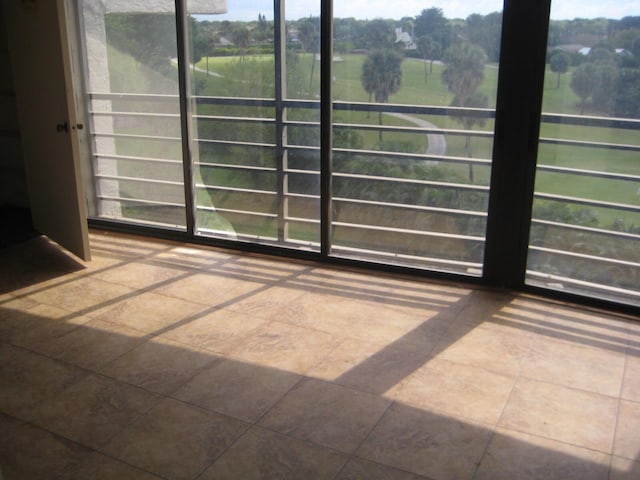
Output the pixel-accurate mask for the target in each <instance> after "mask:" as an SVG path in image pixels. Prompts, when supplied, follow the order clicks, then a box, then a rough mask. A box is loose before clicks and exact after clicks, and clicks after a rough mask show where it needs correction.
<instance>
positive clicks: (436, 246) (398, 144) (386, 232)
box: [332, 1, 502, 275]
mask: <svg viewBox="0 0 640 480" xmlns="http://www.w3.org/2000/svg"><path fill="white" fill-rule="evenodd" d="M375 5H379V4H375ZM386 5H388V6H386V7H380V8H377V7H376V8H377V9H375V11H366V12H356V11H353V6H352V5H350V4H349V3H348V2H343V3H342V4H336V5H335V6H334V9H335V18H334V56H333V80H334V83H333V96H334V100H335V102H336V103H334V150H333V179H332V185H333V199H332V201H333V210H332V211H333V224H332V227H333V228H332V238H333V244H332V253H333V254H334V255H339V256H348V257H352V258H364V259H367V260H373V261H380V262H385V263H395V264H403V265H409V266H412V267H418V268H427V269H435V270H442V271H452V272H457V273H463V274H469V275H481V273H482V261H483V254H484V240H485V228H486V215H487V206H488V195H489V178H490V174H491V171H490V170H491V154H492V148H493V127H494V109H495V102H496V91H497V78H498V58H499V45H500V34H501V26H502V2H501V1H495V2H483V10H479V8H478V6H477V2H465V3H463V2H454V4H451V5H450V6H447V7H444V8H443V9H440V8H437V7H432V8H425V9H424V10H422V11H420V12H415V11H411V10H408V9H407V10H406V11H398V6H399V5H401V4H394V3H388V4H386ZM363 15H366V16H367V18H374V20H365V19H364V18H363ZM442 107H450V108H449V109H448V111H447V112H443V109H442Z"/></svg>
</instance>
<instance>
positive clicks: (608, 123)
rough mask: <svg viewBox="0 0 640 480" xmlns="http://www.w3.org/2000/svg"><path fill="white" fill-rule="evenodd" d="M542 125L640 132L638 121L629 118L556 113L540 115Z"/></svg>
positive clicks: (639, 121)
mask: <svg viewBox="0 0 640 480" xmlns="http://www.w3.org/2000/svg"><path fill="white" fill-rule="evenodd" d="M541 122H542V123H555V124H563V125H580V126H584V127H607V128H623V129H630V130H640V120H633V119H630V118H610V117H592V116H587V115H563V114H558V113H544V112H543V113H542V116H541Z"/></svg>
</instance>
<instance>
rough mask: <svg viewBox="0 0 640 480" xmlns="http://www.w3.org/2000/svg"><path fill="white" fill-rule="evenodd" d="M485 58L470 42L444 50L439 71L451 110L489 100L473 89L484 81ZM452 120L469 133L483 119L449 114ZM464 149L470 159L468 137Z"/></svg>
mask: <svg viewBox="0 0 640 480" xmlns="http://www.w3.org/2000/svg"><path fill="white" fill-rule="evenodd" d="M486 59H487V55H486V54H485V53H484V50H483V49H482V48H481V47H478V46H477V45H472V44H470V43H467V42H465V43H458V44H455V45H453V46H452V47H450V48H449V49H447V51H446V52H445V56H444V61H445V63H446V66H445V68H444V70H443V71H442V83H444V84H445V85H446V86H447V90H449V91H450V92H451V93H453V95H454V97H453V101H452V102H451V106H452V107H461V108H486V107H487V106H488V103H489V100H488V98H487V96H486V95H484V94H482V93H480V92H477V91H476V90H477V89H478V87H479V86H480V84H481V83H482V81H483V80H484V65H485V62H486ZM453 117H454V118H455V119H456V120H458V121H459V122H460V123H462V126H463V128H464V129H465V130H467V131H469V130H471V129H472V128H473V126H474V125H476V124H477V125H480V126H482V125H484V119H483V118H480V117H477V116H473V115H469V114H465V112H461V113H459V114H455V113H454V114H453ZM465 150H466V152H467V156H468V157H471V156H472V151H471V135H470V134H467V135H466V138H465ZM469 182H471V183H473V165H472V164H471V163H470V164H469Z"/></svg>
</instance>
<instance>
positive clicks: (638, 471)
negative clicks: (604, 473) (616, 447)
mask: <svg viewBox="0 0 640 480" xmlns="http://www.w3.org/2000/svg"><path fill="white" fill-rule="evenodd" d="M638 478H640V461H633V460H629V459H627V458H620V457H615V456H614V457H613V458H612V460H611V472H610V473H609V480H638Z"/></svg>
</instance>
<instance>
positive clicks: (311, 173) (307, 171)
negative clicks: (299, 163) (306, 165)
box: [283, 168, 320, 176]
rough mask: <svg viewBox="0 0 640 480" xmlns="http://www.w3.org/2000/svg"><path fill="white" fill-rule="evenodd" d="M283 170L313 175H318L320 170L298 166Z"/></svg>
mask: <svg viewBox="0 0 640 480" xmlns="http://www.w3.org/2000/svg"><path fill="white" fill-rule="evenodd" d="M283 171H284V173H290V174H298V175H315V176H318V175H320V172H319V171H318V170H302V169H299V168H285V169H284V170H283Z"/></svg>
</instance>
